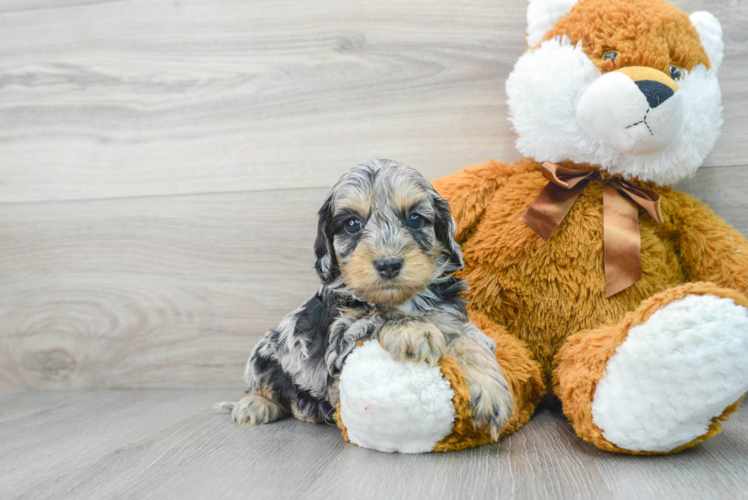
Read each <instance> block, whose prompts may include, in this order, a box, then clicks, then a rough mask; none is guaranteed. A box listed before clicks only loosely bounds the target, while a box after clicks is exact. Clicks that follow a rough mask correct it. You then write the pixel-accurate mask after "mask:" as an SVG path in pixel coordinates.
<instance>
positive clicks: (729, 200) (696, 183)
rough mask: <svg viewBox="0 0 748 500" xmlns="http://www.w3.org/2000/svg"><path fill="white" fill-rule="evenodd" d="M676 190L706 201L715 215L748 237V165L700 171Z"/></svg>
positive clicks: (681, 183) (680, 183)
mask: <svg viewBox="0 0 748 500" xmlns="http://www.w3.org/2000/svg"><path fill="white" fill-rule="evenodd" d="M675 188H676V189H678V190H680V191H684V192H686V193H688V194H690V195H692V196H694V197H696V198H697V199H699V200H701V201H703V202H704V203H706V204H707V205H709V207H710V208H711V209H712V210H714V212H715V213H716V214H717V215H719V216H720V217H722V218H723V219H725V220H726V221H727V223H728V224H731V225H733V226H734V227H735V228H736V229H737V230H739V231H740V232H741V233H743V235H748V195H747V194H746V193H748V166H739V167H731V168H709V169H699V170H697V171H696V175H695V176H694V177H693V178H692V179H687V180H685V181H681V182H679V183H678V184H677V185H676V186H675Z"/></svg>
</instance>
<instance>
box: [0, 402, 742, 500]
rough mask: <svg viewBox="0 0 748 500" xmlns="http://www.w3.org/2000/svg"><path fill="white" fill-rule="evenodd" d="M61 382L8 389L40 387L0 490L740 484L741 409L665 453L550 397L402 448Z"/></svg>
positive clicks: (426, 490)
mask: <svg viewBox="0 0 748 500" xmlns="http://www.w3.org/2000/svg"><path fill="white" fill-rule="evenodd" d="M59 394H61V393H49V392H37V393H35V395H34V398H33V399H29V398H28V397H27V396H26V395H16V396H14V398H15V402H14V403H15V404H16V405H18V406H26V407H28V408H31V407H32V406H33V405H31V404H30V402H32V401H36V403H37V405H38V411H34V412H32V413H31V414H29V415H25V416H23V417H19V418H17V419H14V420H12V421H5V422H1V423H0V438H1V439H3V441H2V442H3V450H0V496H2V497H3V498H34V499H44V498H56V499H57V498H102V499H103V498H159V499H171V498H180V499H183V498H226V499H231V498H248V497H249V498H281V499H282V498H310V499H317V498H319V499H322V498H324V499H326V500H327V499H347V498H361V499H368V498H393V499H396V498H407V499H419V498H429V499H435V500H438V499H449V498H465V499H479V498H507V499H526V498H536V499H557V498H575V499H576V498H579V499H619V498H620V499H632V498H633V499H658V500H665V499H671V498H672V499H681V498H705V499H712V498H714V499H716V498H745V497H746V496H745V491H746V487H748V413H747V412H746V410H741V411H740V412H738V413H737V414H736V415H735V416H734V417H733V418H732V419H731V420H730V421H729V422H727V423H726V425H725V430H724V432H723V434H721V435H719V436H717V437H716V438H714V439H712V440H710V441H708V442H706V443H703V444H701V445H699V446H697V447H696V448H693V449H691V450H688V451H686V452H683V453H680V454H677V455H670V456H654V457H635V456H629V455H617V454H611V453H606V452H602V451H600V450H597V449H595V448H594V447H592V446H591V445H589V444H588V443H584V442H583V441H581V440H579V439H578V438H577V437H576V436H575V435H574V433H573V430H572V428H571V426H570V425H569V423H568V422H567V421H566V420H565V419H564V418H563V415H562V414H561V413H559V412H558V411H555V410H554V411H551V410H549V409H548V408H541V409H540V410H539V411H538V413H537V414H536V415H535V417H533V419H532V420H531V421H530V422H529V423H528V424H527V425H526V426H525V427H523V428H522V429H520V431H519V432H517V433H516V434H514V435H512V436H509V437H507V438H505V439H503V440H502V441H501V442H500V443H498V444H494V445H489V446H484V447H481V448H477V449H473V450H466V451H463V452H457V453H447V454H425V455H399V454H384V453H378V452H375V451H372V450H365V449H362V448H358V447H356V446H353V445H350V444H346V443H344V442H343V440H342V437H341V436H340V433H339V431H338V429H337V428H336V427H333V426H325V425H317V426H315V425H311V424H306V423H302V422H299V421H296V420H293V419H288V420H284V421H281V422H277V423H273V424H270V425H265V426H261V427H255V428H240V427H238V426H235V425H233V424H231V423H230V421H229V418H228V415H225V414H217V413H215V412H213V411H212V410H211V409H210V407H209V406H210V403H211V402H212V401H216V400H218V399H219V398H227V397H228V398H232V397H235V396H238V395H239V394H237V393H235V392H232V391H227V390H225V389H222V390H208V389H201V390H158V391H152V390H148V391H144V390H133V391H88V392H76V393H73V394H72V395H71V401H70V404H67V405H59V404H58V403H56V402H50V401H45V399H46V398H49V397H52V396H57V395H59ZM73 398H74V399H73ZM11 399H13V398H11ZM115 402H118V403H119V404H113V403H115ZM30 429H34V430H35V431H36V432H30ZM40 443H43V446H42V445H40ZM6 447H7V451H6Z"/></svg>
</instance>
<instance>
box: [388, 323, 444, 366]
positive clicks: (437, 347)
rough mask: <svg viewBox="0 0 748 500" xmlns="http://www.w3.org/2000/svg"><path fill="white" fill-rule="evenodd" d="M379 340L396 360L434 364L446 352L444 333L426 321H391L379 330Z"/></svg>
mask: <svg viewBox="0 0 748 500" xmlns="http://www.w3.org/2000/svg"><path fill="white" fill-rule="evenodd" d="M379 342H380V343H381V344H382V347H384V348H385V349H386V350H387V351H388V352H389V353H390V355H391V356H392V359H394V360H396V361H416V362H419V363H420V362H426V363H428V365H429V366H435V365H436V364H438V363H439V360H440V359H441V358H442V357H444V355H445V354H446V353H447V343H446V341H445V339H444V334H442V332H441V331H439V329H438V328H436V326H434V324H433V323H431V322H428V321H393V322H390V323H386V324H384V326H382V328H381V330H380V331H379Z"/></svg>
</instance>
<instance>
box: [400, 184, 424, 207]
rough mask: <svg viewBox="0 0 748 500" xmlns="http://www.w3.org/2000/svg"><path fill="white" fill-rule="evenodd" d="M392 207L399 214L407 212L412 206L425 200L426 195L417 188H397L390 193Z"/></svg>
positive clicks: (409, 186)
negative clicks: (398, 211)
mask: <svg viewBox="0 0 748 500" xmlns="http://www.w3.org/2000/svg"><path fill="white" fill-rule="evenodd" d="M391 198H392V206H393V207H395V208H396V209H398V210H400V211H401V212H407V211H408V210H409V209H410V208H411V207H413V206H414V205H416V204H418V203H420V202H422V201H424V200H427V199H428V195H427V194H426V193H425V192H424V191H423V189H421V188H420V187H418V186H411V185H407V186H398V188H397V189H394V190H393V191H392V196H391Z"/></svg>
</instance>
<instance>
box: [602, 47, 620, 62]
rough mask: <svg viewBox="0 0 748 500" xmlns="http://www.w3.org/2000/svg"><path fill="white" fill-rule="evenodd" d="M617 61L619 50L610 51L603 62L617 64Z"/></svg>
mask: <svg viewBox="0 0 748 500" xmlns="http://www.w3.org/2000/svg"><path fill="white" fill-rule="evenodd" d="M616 59H618V51H617V50H609V51H607V52H605V53H604V54H603V61H612V62H616Z"/></svg>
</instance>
